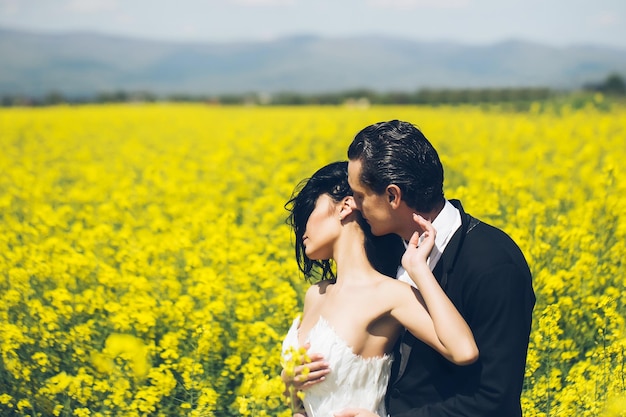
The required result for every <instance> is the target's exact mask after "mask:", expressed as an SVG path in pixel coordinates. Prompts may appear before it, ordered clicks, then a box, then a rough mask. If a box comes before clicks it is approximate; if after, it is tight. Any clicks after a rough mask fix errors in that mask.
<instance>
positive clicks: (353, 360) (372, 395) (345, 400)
mask: <svg viewBox="0 0 626 417" xmlns="http://www.w3.org/2000/svg"><path fill="white" fill-rule="evenodd" d="M299 327H300V317H297V318H296V319H295V320H294V321H293V324H292V325H291V328H290V329H289V332H288V333H287V336H286V337H285V340H284V341H283V349H282V351H283V356H286V355H287V354H288V353H287V350H288V349H289V347H295V348H297V347H298V346H299V345H298V328H299ZM306 341H308V342H310V344H311V347H310V348H309V353H321V354H322V355H323V356H324V360H325V361H326V362H328V363H329V364H330V373H329V374H327V375H326V379H325V380H324V381H323V382H321V383H319V384H316V385H313V386H312V387H310V388H308V389H307V390H305V391H304V393H305V394H304V401H303V403H304V407H305V410H306V412H307V416H308V417H333V413H335V412H339V411H341V410H343V409H344V408H364V409H366V410H369V411H371V412H373V413H376V414H378V415H379V416H381V417H384V416H387V413H386V411H385V391H386V390H387V382H388V381H389V375H390V373H391V361H392V356H391V355H384V356H381V357H375V358H367V359H366V358H363V357H362V356H359V355H356V354H354V352H353V351H352V349H351V348H350V346H348V344H347V343H346V342H345V341H344V340H343V339H341V338H340V337H339V336H338V335H337V333H336V332H335V330H334V329H333V328H332V327H331V326H330V324H329V323H328V322H327V321H326V320H325V319H324V318H323V317H321V316H320V318H319V320H318V322H317V323H316V324H315V326H313V328H312V329H311V331H310V332H309V335H308V337H307V339H306ZM286 359H288V358H286Z"/></svg>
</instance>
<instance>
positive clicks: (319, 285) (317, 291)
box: [306, 279, 335, 298]
mask: <svg viewBox="0 0 626 417" xmlns="http://www.w3.org/2000/svg"><path fill="white" fill-rule="evenodd" d="M334 283H335V280H334V279H325V280H323V281H319V282H316V283H315V284H313V285H311V286H310V287H309V289H308V290H307V292H306V298H317V297H321V296H323V295H324V294H326V291H327V290H328V286H329V285H332V284H334Z"/></svg>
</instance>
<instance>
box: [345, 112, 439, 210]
mask: <svg viewBox="0 0 626 417" xmlns="http://www.w3.org/2000/svg"><path fill="white" fill-rule="evenodd" d="M348 158H349V159H350V160H359V161H361V178H360V182H361V183H363V184H365V185H367V186H368V187H369V188H371V189H372V190H373V191H374V192H375V193H376V194H382V193H384V192H385V189H386V188H387V186H388V185H391V184H395V185H397V186H398V187H399V188H400V190H401V191H402V198H403V200H404V201H405V202H406V203H407V205H408V206H409V207H411V208H413V209H415V210H417V211H419V212H423V213H428V212H430V211H431V210H433V209H434V208H435V207H437V206H438V205H439V204H441V203H443V201H444V197H443V166H442V165H441V161H440V160H439V155H438V154H437V151H436V150H435V148H434V147H433V145H432V144H431V143H430V142H429V141H428V139H426V137H425V136H424V134H423V133H422V132H421V131H420V130H419V129H418V128H417V127H415V126H413V125H412V124H411V123H408V122H402V121H399V120H391V121H389V122H380V123H376V124H373V125H371V126H368V127H366V128H364V129H363V130H361V131H360V132H359V133H358V134H357V135H356V137H355V138H354V140H353V141H352V143H351V144H350V147H349V148H348Z"/></svg>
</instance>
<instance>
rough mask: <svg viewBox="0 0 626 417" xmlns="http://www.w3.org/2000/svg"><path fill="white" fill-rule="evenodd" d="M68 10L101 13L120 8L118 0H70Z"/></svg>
mask: <svg viewBox="0 0 626 417" xmlns="http://www.w3.org/2000/svg"><path fill="white" fill-rule="evenodd" d="M67 8H68V10H70V11H72V12H78V13H100V12H106V11H111V10H116V9H117V8H118V3H117V1H116V0H69V1H68V2H67Z"/></svg>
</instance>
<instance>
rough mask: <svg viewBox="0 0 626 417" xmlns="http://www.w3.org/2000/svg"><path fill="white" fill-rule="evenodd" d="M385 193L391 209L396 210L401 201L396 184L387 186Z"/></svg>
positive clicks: (400, 194) (400, 193) (400, 191)
mask: <svg viewBox="0 0 626 417" xmlns="http://www.w3.org/2000/svg"><path fill="white" fill-rule="evenodd" d="M385 193H386V194H387V200H388V201H389V205H391V208H394V209H395V208H398V206H400V202H401V201H402V190H400V187H398V186H397V185H396V184H389V185H388V186H387V189H386V190H385Z"/></svg>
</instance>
